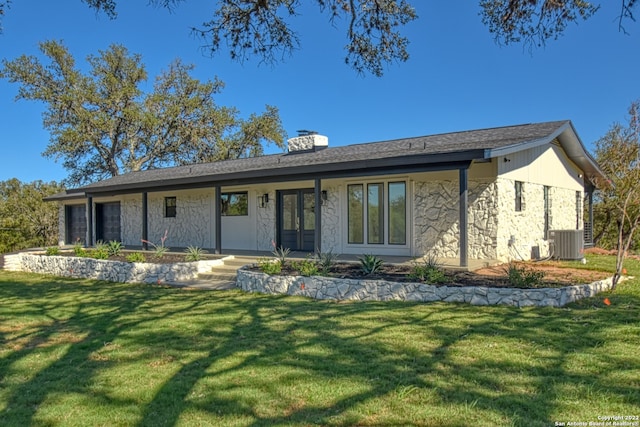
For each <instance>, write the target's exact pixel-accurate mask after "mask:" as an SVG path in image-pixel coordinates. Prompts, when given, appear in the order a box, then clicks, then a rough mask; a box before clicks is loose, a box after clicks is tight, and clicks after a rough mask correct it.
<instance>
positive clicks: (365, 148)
mask: <svg viewBox="0 0 640 427" xmlns="http://www.w3.org/2000/svg"><path fill="white" fill-rule="evenodd" d="M567 129H570V130H571V133H572V134H573V135H575V131H573V127H572V125H571V122H569V121H567V120H564V121H555V122H545V123H534V124H524V125H517V126H506V127H499V128H490V129H480V130H471V131H462V132H453V133H445V134H438V135H429V136H421V137H414V138H403V139H396V140H391V141H382V142H370V143H364V144H353V145H347V146H341V147H331V148H326V149H323V150H319V151H310V152H298V153H285V154H274V155H267V156H261V157H253V158H244V159H237V160H226V161H220V162H214V163H202V164H195V165H188V166H178V167H171V168H163V169H153V170H147V171H140V172H131V173H127V174H123V175H119V176H115V177H113V178H109V179H106V180H104V181H100V182H96V183H93V184H90V185H87V186H84V187H80V188H77V189H73V190H68V193H76V192H80V193H81V192H85V193H87V194H92V193H93V194H99V193H100V194H102V193H106V192H134V191H138V192H140V191H144V189H149V190H153V189H158V188H160V187H163V188H168V187H171V186H174V187H175V188H177V187H178V186H183V187H185V186H188V185H193V186H204V185H205V184H206V185H215V184H216V183H218V184H220V183H224V184H225V185H226V184H229V183H233V182H240V181H241V180H243V179H245V180H248V179H251V180H257V179H259V178H261V179H263V180H272V181H278V180H287V179H293V177H294V176H296V177H297V179H302V177H303V176H305V175H307V176H309V177H311V176H316V177H318V178H324V177H329V176H332V175H331V174H333V176H340V174H341V173H342V174H344V173H347V172H350V173H357V171H365V170H380V171H383V170H384V168H391V167H394V168H402V167H407V168H409V167H412V166H414V167H418V166H424V165H431V167H434V165H444V167H446V165H449V166H451V168H454V167H455V165H458V164H462V163H464V162H467V163H469V162H471V161H472V160H478V159H484V158H490V157H493V155H492V154H491V153H494V152H496V153H497V152H499V151H500V150H504V149H508V148H509V147H520V146H522V145H526V144H531V143H540V142H551V141H552V140H553V139H555V138H556V137H558V135H560V134H561V133H563V132H565V131H566V130H567ZM574 139H576V140H577V144H578V145H580V147H582V144H581V143H580V142H579V139H577V135H575V138H574ZM574 144H575V142H574ZM582 151H584V147H582ZM585 153H586V152H585ZM587 158H588V159H590V157H589V156H588V155H587ZM594 165H595V162H594Z"/></svg>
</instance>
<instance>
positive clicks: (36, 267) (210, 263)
mask: <svg viewBox="0 0 640 427" xmlns="http://www.w3.org/2000/svg"><path fill="white" fill-rule="evenodd" d="M18 258H19V262H16V261H17V259H18ZM13 262H14V264H13V268H12V270H14V271H25V272H29V273H40V274H50V275H53V276H62V277H76V278H87V279H97V280H108V281H111V282H122V283H166V282H181V281H186V280H192V279H195V278H197V277H198V274H199V273H204V272H209V271H211V267H214V266H216V265H222V264H224V261H222V260H220V259H216V260H205V261H198V262H179V263H175V264H152V263H140V262H122V261H109V260H101V259H93V258H76V257H65V256H55V255H38V254H33V253H20V254H16V255H13Z"/></svg>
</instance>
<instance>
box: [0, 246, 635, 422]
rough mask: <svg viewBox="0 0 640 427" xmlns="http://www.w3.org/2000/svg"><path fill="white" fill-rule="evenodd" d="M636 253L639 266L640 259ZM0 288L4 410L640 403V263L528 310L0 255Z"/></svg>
mask: <svg viewBox="0 0 640 427" xmlns="http://www.w3.org/2000/svg"><path fill="white" fill-rule="evenodd" d="M590 261H591V262H590V263H589V264H587V266H589V265H591V266H593V265H599V266H600V267H599V268H608V269H612V268H613V264H614V260H613V259H612V257H606V256H604V257H603V256H598V257H590ZM626 268H627V269H628V270H629V274H632V275H635V276H636V277H640V262H637V261H629V262H627V265H626ZM605 297H608V298H609V300H610V301H611V305H609V306H607V305H605V304H604V303H603V299H604V298H605ZM0 301H1V303H0V425H3V426H26V425H41V426H57V425H64V426H86V425H96V426H97V425H110V426H111V425H117V426H174V425H177V426H203V425H225V426H261V425H287V426H290V425H294V426H295V425H305V426H306V425H424V426H466V425H474V426H495V425H506V426H509V425H514V426H525V425H526V426H549V425H554V423H555V422H577V421H580V422H586V423H588V422H590V421H592V422H597V421H598V416H606V415H640V409H638V408H639V405H640V351H638V350H639V345H638V343H640V322H639V321H638V318H639V316H638V315H639V314H640V310H639V308H640V280H639V279H634V280H630V281H626V282H624V283H622V284H621V285H620V286H619V288H618V290H617V291H616V292H615V293H613V294H611V293H608V294H601V295H598V296H596V297H594V298H591V299H587V300H583V301H580V302H578V303H575V304H573V305H571V306H569V307H566V308H563V309H553V308H527V309H518V308H513V307H507V306H504V307H503V306H497V307H476V306H470V305H464V304H446V303H433V304H418V303H406V302H384V303H383V302H367V303H335V302H327V301H313V300H308V299H304V298H297V297H287V296H266V295H257V294H244V293H242V292H240V291H224V292H223V291H220V292H202V291H184V290H178V289H172V288H164V287H156V286H149V285H127V284H115V283H108V282H100V281H90V280H73V279H62V278H51V277H45V276H38V275H30V274H23V273H9V272H0Z"/></svg>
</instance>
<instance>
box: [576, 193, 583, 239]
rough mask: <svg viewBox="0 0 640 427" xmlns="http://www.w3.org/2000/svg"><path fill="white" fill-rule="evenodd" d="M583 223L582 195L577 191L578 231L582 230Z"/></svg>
mask: <svg viewBox="0 0 640 427" xmlns="http://www.w3.org/2000/svg"><path fill="white" fill-rule="evenodd" d="M581 223H582V193H581V192H580V191H576V230H580V224H581Z"/></svg>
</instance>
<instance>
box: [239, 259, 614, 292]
mask: <svg viewBox="0 0 640 427" xmlns="http://www.w3.org/2000/svg"><path fill="white" fill-rule="evenodd" d="M518 266H519V267H524V268H525V269H526V270H527V271H531V270H534V271H542V272H543V273H544V276H543V278H542V280H541V284H540V285H539V286H536V287H538V288H544V287H549V288H554V287H563V286H569V285H579V284H586V283H592V282H595V281H598V280H602V279H606V278H608V277H610V276H611V273H607V272H602V271H593V270H584V269H577V268H567V267H563V266H560V264H559V263H554V262H545V263H532V262H527V263H518ZM507 268H508V264H501V265H497V266H493V267H486V268H482V269H480V270H476V271H474V272H466V271H465V272H452V271H447V272H446V276H447V279H448V280H447V281H446V282H443V283H438V284H436V285H437V286H485V287H491V288H513V287H515V286H513V285H512V284H511V283H510V282H509V281H508V279H507ZM251 270H252V271H260V268H258V267H257V266H255V267H251ZM411 271H412V266H410V265H397V264H386V265H384V266H383V267H382V269H381V270H380V272H379V273H376V274H370V275H365V274H364V273H363V272H362V271H361V269H360V265H359V264H357V263H336V264H334V265H333V266H332V268H331V270H330V272H329V273H328V274H327V277H335V278H341V279H356V280H363V279H366V280H385V281H390V282H400V283H403V282H404V283H406V282H413V283H415V282H418V280H417V279H414V278H411V277H410V274H411ZM280 275H283V276H284V275H299V272H298V271H297V270H295V269H294V268H292V267H291V265H290V264H288V265H287V266H285V268H283V270H282V272H281V273H280Z"/></svg>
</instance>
